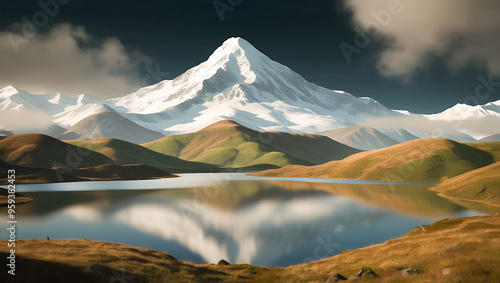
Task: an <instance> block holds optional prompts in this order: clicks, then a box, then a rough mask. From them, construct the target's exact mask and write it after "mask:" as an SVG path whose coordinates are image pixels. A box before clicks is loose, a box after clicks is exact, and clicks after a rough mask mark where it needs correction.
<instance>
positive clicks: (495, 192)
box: [432, 162, 500, 212]
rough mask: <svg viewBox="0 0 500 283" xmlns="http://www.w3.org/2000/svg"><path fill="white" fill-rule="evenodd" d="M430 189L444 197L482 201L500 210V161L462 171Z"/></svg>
mask: <svg viewBox="0 0 500 283" xmlns="http://www.w3.org/2000/svg"><path fill="white" fill-rule="evenodd" d="M432 189H433V190H435V191H438V192H439V194H440V195H442V196H444V197H447V198H450V199H456V200H465V201H474V202H479V203H484V204H487V205H489V206H492V207H496V212H500V162H496V163H493V164H491V165H489V166H485V167H482V168H479V169H476V170H473V171H470V172H467V173H464V174H462V175H459V176H457V177H455V178H452V179H449V180H447V181H445V182H443V183H441V184H439V185H436V186H434V187H432Z"/></svg>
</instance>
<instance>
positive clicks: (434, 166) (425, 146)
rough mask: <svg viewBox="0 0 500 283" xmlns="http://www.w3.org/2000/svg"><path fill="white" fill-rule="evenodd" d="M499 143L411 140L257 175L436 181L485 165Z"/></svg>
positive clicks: (489, 160)
mask: <svg viewBox="0 0 500 283" xmlns="http://www.w3.org/2000/svg"><path fill="white" fill-rule="evenodd" d="M499 152H500V143H482V144H481V143H479V144H473V143H472V144H464V143H458V142H454V141H451V140H447V139H437V138H427V139H419V140H413V141H409V142H406V143H402V144H398V145H395V146H391V147H388V148H384V149H379V150H375V151H369V152H362V153H358V154H355V155H352V156H349V157H347V158H345V159H343V160H341V161H333V162H329V163H326V164H322V165H317V166H310V167H307V166H287V167H284V168H280V169H275V170H267V171H263V172H260V173H257V174H255V175H256V176H283V177H308V178H333V179H335V178H340V179H359V180H381V181H414V182H437V181H444V180H446V179H449V178H453V177H455V176H457V175H460V174H463V173H465V172H468V171H471V170H474V169H477V168H481V167H483V166H487V165H489V164H492V163H493V162H495V161H496V159H497V158H498V157H499V155H498V154H499Z"/></svg>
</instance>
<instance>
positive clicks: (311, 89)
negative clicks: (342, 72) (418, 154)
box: [0, 38, 500, 149]
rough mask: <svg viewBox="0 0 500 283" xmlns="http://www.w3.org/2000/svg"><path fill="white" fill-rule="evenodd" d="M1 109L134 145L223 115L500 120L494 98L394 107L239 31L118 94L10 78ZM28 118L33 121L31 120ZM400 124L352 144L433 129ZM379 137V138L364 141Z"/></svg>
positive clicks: (301, 126) (280, 120) (36, 126)
mask: <svg viewBox="0 0 500 283" xmlns="http://www.w3.org/2000/svg"><path fill="white" fill-rule="evenodd" d="M6 111H14V112H15V113H21V114H20V116H21V117H24V116H26V117H27V116H30V117H31V116H32V115H33V113H36V114H37V115H39V116H37V118H36V119H26V120H27V121H26V124H27V125H23V126H22V127H21V126H20V125H19V123H21V122H22V121H19V120H22V119H15V120H17V121H16V122H13V121H9V119H1V120H0V129H1V130H4V131H11V132H13V133H14V134H22V133H30V132H33V133H44V134H48V135H51V136H53V137H59V138H63V139H81V140H86V139H92V138H98V137H111V138H118V139H123V140H126V141H129V142H133V143H143V142H149V141H153V140H156V139H158V138H159V137H162V136H164V135H166V136H169V135H173V134H186V133H192V132H195V131H198V130H201V129H202V128H204V127H206V126H209V125H211V124H213V123H215V122H217V121H220V120H225V119H231V120H233V121H235V122H237V123H238V124H240V125H243V126H245V127H247V128H250V129H252V130H255V131H282V132H288V133H310V134H319V133H324V132H327V131H333V130H337V129H340V128H344V127H351V126H358V125H359V126H363V125H364V126H366V124H365V123H366V122H370V121H374V120H377V121H379V120H380V119H392V121H406V120H405V119H409V120H408V121H410V120H411V119H415V118H418V119H420V120H418V122H413V124H422V123H423V122H425V123H427V122H429V123H432V122H436V121H442V122H450V121H476V122H477V123H479V122H480V121H479V120H478V119H482V118H494V119H498V121H500V101H496V102H491V103H487V104H485V105H478V106H469V105H465V104H457V105H456V106H454V107H452V108H450V109H448V110H446V111H444V112H442V113H438V114H433V115H420V114H412V113H410V112H408V111H403V110H391V109H388V108H387V107H385V106H384V105H382V104H380V103H379V102H377V101H375V100H373V99H371V98H368V97H356V96H353V95H351V94H349V93H346V92H344V91H339V90H329V89H326V88H323V87H320V86H318V85H315V84H313V83H310V82H308V81H306V80H305V79H304V78H303V77H301V76H300V75H299V74H297V73H295V72H294V71H292V70H291V69H290V68H288V67H286V66H284V65H282V64H280V63H278V62H275V61H273V60H271V59H270V58H269V57H267V56H266V55H264V54H263V53H261V52H260V51H259V50H257V49H256V48H255V47H254V46H252V45H251V44H250V43H249V42H247V41H245V40H244V39H242V38H230V39H228V40H227V41H225V42H224V43H223V44H222V46H220V47H219V48H218V49H217V50H215V52H214V53H213V54H212V55H211V56H210V57H209V58H208V60H207V61H205V62H203V63H201V64H200V65H198V66H195V67H193V68H191V69H189V70H188V71H186V72H185V73H184V74H182V75H180V76H178V77H177V78H175V79H173V80H165V81H162V82H159V83H157V84H155V85H152V86H147V87H144V88H141V89H139V90H137V91H136V92H133V93H130V94H128V95H125V96H123V97H118V98H115V99H110V100H101V99H99V98H96V97H93V96H91V95H88V94H82V95H79V96H76V97H70V96H67V95H64V94H60V93H48V94H31V93H29V92H27V91H24V90H21V89H18V88H15V87H13V86H9V87H5V88H3V89H2V90H0V115H1V114H2V113H4V114H5V113H7V112H6ZM43 117H45V118H43ZM44 119H45V121H43V122H44V123H42V120H44ZM35 120H36V121H37V123H32V121H35ZM495 121H497V120H495ZM103 124H104V125H105V124H111V126H112V127H115V129H114V130H109V131H104V130H103V126H102V125H103ZM465 124H467V123H465ZM490 124H491V125H492V127H478V129H477V131H474V132H473V133H472V132H470V126H469V127H465V126H464V127H462V126H461V125H462V124H461V123H455V124H454V127H451V126H449V125H441V126H440V127H441V128H442V129H444V130H445V131H444V132H443V133H442V135H441V136H442V137H446V138H451V139H454V140H456V141H462V142H473V141H475V140H476V138H483V137H485V136H488V135H493V134H498V133H500V128H499V127H500V126H495V125H496V124H499V125H500V123H492V122H491V121H490ZM406 125H408V127H406V126H405V123H403V124H402V125H398V126H395V125H392V124H390V123H389V124H387V125H385V126H384V124H383V123H382V124H381V123H378V124H377V126H373V125H371V124H370V126H371V127H372V128H374V129H375V130H376V131H378V132H374V131H373V130H370V131H369V132H370V133H368V132H366V130H367V128H363V129H364V130H358V132H357V134H356V135H358V136H359V135H361V134H362V135H363V136H364V139H365V141H364V142H361V143H359V145H358V146H359V148H362V149H375V148H378V147H381V146H383V145H385V144H392V143H393V142H392V141H390V140H389V139H387V137H388V138H390V139H392V140H394V141H396V142H405V141H408V140H411V139H413V138H414V137H418V138H424V137H429V136H432V135H433V133H432V131H431V132H429V131H426V132H425V131H419V130H418V127H417V128H415V127H413V126H412V127H410V122H408V123H406ZM433 127H434V126H433ZM435 127H438V126H435ZM360 131H362V132H363V133H361V132H360ZM437 133H439V131H437ZM374 134H375V135H374ZM381 134H383V135H386V136H387V137H383V136H381ZM471 134H472V135H474V137H471V136H470V135H471ZM367 135H369V136H370V137H368V136H367ZM377 139H378V142H376V143H375V144H373V145H371V144H370V143H371V142H370V141H372V142H373V141H374V140H377ZM363 143H364V144H363ZM347 144H349V142H347ZM349 145H354V144H349Z"/></svg>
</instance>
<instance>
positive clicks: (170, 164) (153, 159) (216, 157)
mask: <svg viewBox="0 0 500 283" xmlns="http://www.w3.org/2000/svg"><path fill="white" fill-rule="evenodd" d="M115 114H116V113H115ZM96 115H101V114H96ZM77 125H78V124H77ZM358 152H360V150H357V149H354V148H352V147H349V146H347V145H344V144H342V143H339V142H336V141H334V140H332V139H330V138H328V137H326V136H321V135H312V134H290V133H283V132H258V131H254V130H251V129H249V128H246V127H243V126H241V125H239V124H237V123H235V122H233V121H229V120H225V121H219V122H217V123H214V124H213V125H210V126H208V127H205V128H203V129H201V130H200V131H198V132H195V133H192V134H184V135H173V136H169V137H163V138H160V139H157V140H155V141H153V142H149V143H145V144H142V145H138V144H135V143H131V142H127V141H124V140H119V139H115V138H108V137H104V138H95V139H92V140H86V141H82V140H67V141H61V140H58V139H55V138H52V137H50V136H46V135H42V134H21V135H14V136H10V137H5V138H3V139H1V140H0V172H4V171H5V172H6V170H8V169H9V168H14V167H15V168H18V169H19V171H20V174H22V177H23V179H22V182H28V183H30V182H34V183H36V182H61V181H84V180H115V179H148V178H156V177H170V176H172V175H171V174H170V173H192V172H220V171H227V170H231V171H233V170H238V171H255V170H262V169H269V168H279V167H282V166H286V165H318V164H322V163H325V162H328V161H331V160H340V159H342V158H345V157H347V156H350V155H351V154H355V153H358ZM228 168H233V169H228ZM133 170H135V171H134V172H131V171H133ZM2 180H3V181H4V182H5V180H4V179H0V181H2Z"/></svg>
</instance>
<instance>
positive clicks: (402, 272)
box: [396, 268, 419, 277]
mask: <svg viewBox="0 0 500 283" xmlns="http://www.w3.org/2000/svg"><path fill="white" fill-rule="evenodd" d="M417 273H419V271H418V269H416V268H407V269H403V270H400V271H398V272H396V276H401V277H405V276H410V275H415V274H417Z"/></svg>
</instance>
